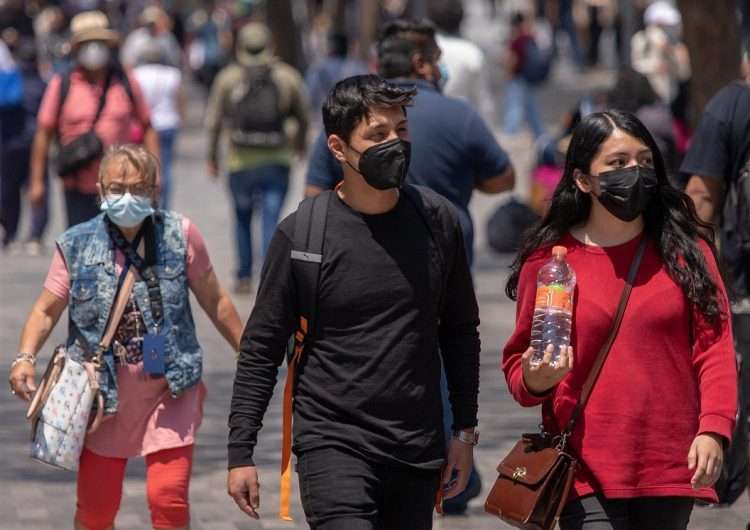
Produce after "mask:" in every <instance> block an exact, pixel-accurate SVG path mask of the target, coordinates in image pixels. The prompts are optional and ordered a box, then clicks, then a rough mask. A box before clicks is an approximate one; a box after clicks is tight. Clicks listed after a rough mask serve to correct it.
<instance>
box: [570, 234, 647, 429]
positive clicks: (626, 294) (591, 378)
mask: <svg viewBox="0 0 750 530" xmlns="http://www.w3.org/2000/svg"><path fill="white" fill-rule="evenodd" d="M646 243H647V238H646V236H645V234H644V235H643V236H642V237H641V242H640V244H639V245H638V250H637V251H636V253H635V257H634V258H633V261H632V262H631V264H630V271H629V272H628V277H627V280H626V281H625V287H623V289H622V295H621V296H620V303H619V304H618V306H617V312H616V313H615V318H614V320H613V321H612V327H611V328H610V331H609V336H608V337H607V340H606V342H605V343H604V345H603V346H602V349H601V350H599V355H597V357H596V361H595V362H594V366H593V367H592V368H591V372H589V375H588V377H587V378H586V382H585V383H584V384H583V390H581V395H580V397H579V398H578V403H576V406H575V408H574V409H573V414H572V415H571V417H570V420H569V421H568V424H567V425H566V426H565V430H564V432H563V435H564V436H570V434H571V433H572V432H573V429H574V428H575V424H576V421H578V417H579V416H580V415H581V411H582V410H583V408H584V407H585V406H586V403H587V402H588V400H589V397H590V396H591V391H592V390H593V389H594V385H595V384H596V380H597V379H598V378H599V374H600V373H601V371H602V367H603V366H604V361H606V360H607V355H608V354H609V351H610V350H611V349H612V344H613V343H614V342H615V337H617V332H618V331H619V330H620V324H621V323H622V317H623V315H624V314H625V308H626V307H627V305H628V299H629V298H630V292H631V291H632V290H633V283H634V282H635V277H636V275H637V274H638V269H639V268H640V265H641V259H642V258H643V253H644V251H645V250H646Z"/></svg>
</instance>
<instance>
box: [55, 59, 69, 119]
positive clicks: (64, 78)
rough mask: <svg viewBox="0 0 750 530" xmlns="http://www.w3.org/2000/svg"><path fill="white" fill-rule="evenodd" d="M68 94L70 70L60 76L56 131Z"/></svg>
mask: <svg viewBox="0 0 750 530" xmlns="http://www.w3.org/2000/svg"><path fill="white" fill-rule="evenodd" d="M68 92H70V70H66V71H65V72H62V73H61V74H60V97H59V101H58V103H57V119H56V121H55V123H57V129H58V130H59V129H60V116H61V115H62V109H63V105H65V100H66V99H68Z"/></svg>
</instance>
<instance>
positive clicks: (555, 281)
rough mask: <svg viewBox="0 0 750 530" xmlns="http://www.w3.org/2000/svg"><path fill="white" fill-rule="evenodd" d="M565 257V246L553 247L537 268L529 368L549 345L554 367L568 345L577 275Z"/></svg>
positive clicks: (539, 358)
mask: <svg viewBox="0 0 750 530" xmlns="http://www.w3.org/2000/svg"><path fill="white" fill-rule="evenodd" d="M567 254H568V249H566V248H565V247H561V246H556V247H553V248H552V259H551V260H549V261H548V262H547V263H545V264H544V266H543V267H542V268H541V269H539V274H538V275H537V280H536V303H535V304H534V321H533V323H532V325H531V347H532V348H533V349H534V353H533V355H532V356H531V364H532V365H538V364H540V363H541V362H542V358H543V357H544V352H545V349H546V348H547V346H549V345H550V344H552V346H553V347H554V348H553V351H552V365H553V366H557V363H558V361H559V359H560V347H561V346H564V347H566V348H567V347H568V346H569V345H570V327H571V323H572V319H573V292H574V290H575V287H576V274H575V272H574V271H573V268H572V267H571V266H570V265H569V264H568V262H567V261H566V260H565V256H566V255H567Z"/></svg>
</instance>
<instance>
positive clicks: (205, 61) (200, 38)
mask: <svg viewBox="0 0 750 530" xmlns="http://www.w3.org/2000/svg"><path fill="white" fill-rule="evenodd" d="M187 26H188V28H187V29H188V36H189V42H188V47H187V60H188V64H189V65H190V69H191V70H192V72H193V76H194V77H195V79H196V80H197V81H198V83H200V85H201V86H202V87H203V88H205V89H206V91H208V90H210V88H211V86H212V85H213V83H214V79H215V78H216V75H217V74H218V73H219V71H220V70H221V69H222V68H223V67H224V66H226V64H227V62H228V61H229V58H230V57H231V55H232V30H231V26H232V24H231V20H230V19H229V17H228V16H227V14H226V13H225V12H224V11H222V10H220V9H217V8H214V7H212V6H211V5H210V4H209V5H208V6H206V7H203V8H199V9H196V10H195V11H194V12H193V13H192V14H191V15H190V18H189V19H188V21H187Z"/></svg>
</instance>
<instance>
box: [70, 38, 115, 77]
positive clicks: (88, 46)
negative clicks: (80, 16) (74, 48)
mask: <svg viewBox="0 0 750 530" xmlns="http://www.w3.org/2000/svg"><path fill="white" fill-rule="evenodd" d="M110 55H111V52H110V49H109V46H107V45H106V44H104V43H103V42H96V41H94V42H86V43H84V44H81V47H80V48H79V49H78V54H77V55H76V57H77V58H78V63H79V64H80V65H81V66H83V67H84V68H86V69H87V70H99V69H101V68H104V67H105V66H106V65H107V63H108V62H109V58H110Z"/></svg>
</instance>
